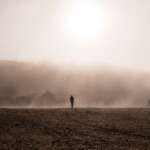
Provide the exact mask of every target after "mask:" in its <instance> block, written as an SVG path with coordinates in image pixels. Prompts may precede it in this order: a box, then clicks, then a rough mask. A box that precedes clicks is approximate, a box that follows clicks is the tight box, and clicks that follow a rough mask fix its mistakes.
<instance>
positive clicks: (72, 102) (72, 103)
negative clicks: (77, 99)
mask: <svg viewBox="0 0 150 150" xmlns="http://www.w3.org/2000/svg"><path fill="white" fill-rule="evenodd" d="M70 104H71V109H73V108H74V97H73V96H72V95H71V96H70Z"/></svg>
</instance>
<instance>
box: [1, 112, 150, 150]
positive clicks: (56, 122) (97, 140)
mask: <svg viewBox="0 0 150 150" xmlns="http://www.w3.org/2000/svg"><path fill="white" fill-rule="evenodd" d="M0 150H150V110H149V109H75V110H73V111H72V110H70V109H43V110H42V109H0Z"/></svg>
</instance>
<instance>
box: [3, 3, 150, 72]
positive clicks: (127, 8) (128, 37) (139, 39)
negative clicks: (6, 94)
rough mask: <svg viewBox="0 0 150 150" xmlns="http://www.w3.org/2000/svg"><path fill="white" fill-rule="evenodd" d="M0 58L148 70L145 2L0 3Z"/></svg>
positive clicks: (149, 7) (149, 23) (149, 30)
mask: <svg viewBox="0 0 150 150" xmlns="http://www.w3.org/2000/svg"><path fill="white" fill-rule="evenodd" d="M0 59H6V60H19V61H20V60H23V61H35V62H38V61H50V62H51V61H52V62H57V63H62V62H65V63H79V64H80V63H81V64H82V63H83V64H84V63H90V64H91V63H92V64H95V63H96V64H105V63H106V64H110V65H113V66H120V67H126V68H131V69H142V70H146V71H150V1H149V0H0Z"/></svg>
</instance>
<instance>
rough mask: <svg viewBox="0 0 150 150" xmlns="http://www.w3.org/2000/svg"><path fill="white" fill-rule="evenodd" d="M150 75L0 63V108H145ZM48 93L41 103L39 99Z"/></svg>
mask: <svg viewBox="0 0 150 150" xmlns="http://www.w3.org/2000/svg"><path fill="white" fill-rule="evenodd" d="M149 91H150V73H144V72H137V71H129V70H123V69H119V68H114V67H111V66H106V65H95V66H94V65H93V66H92V65H57V64H47V63H43V64H34V63H29V62H15V61H0V106H1V105H6V104H7V105H25V106H27V105H29V106H30V105H33V106H58V105H59V106H67V105H68V97H69V96H70V95H73V96H74V97H75V100H76V105H78V106H86V107H91V106H117V107H119V106H125V107H130V106H131V107H134V106H148V105H149V99H150V92H149ZM45 93H49V94H48V95H49V96H48V98H47V99H46V100H44V98H43V95H44V94H45Z"/></svg>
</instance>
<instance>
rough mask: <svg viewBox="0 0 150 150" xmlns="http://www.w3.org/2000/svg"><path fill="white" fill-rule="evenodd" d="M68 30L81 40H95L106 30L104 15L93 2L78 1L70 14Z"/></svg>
mask: <svg viewBox="0 0 150 150" xmlns="http://www.w3.org/2000/svg"><path fill="white" fill-rule="evenodd" d="M68 14H69V16H68V19H67V30H68V31H69V32H70V33H71V34H73V35H75V36H77V37H79V38H93V37H96V35H97V34H98V33H99V32H102V31H103V28H104V14H103V12H102V11H101V10H99V9H98V6H97V5H96V3H94V2H93V1H78V0H77V1H76V2H75V3H73V5H72V7H71V9H70V12H69V13H68Z"/></svg>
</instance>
